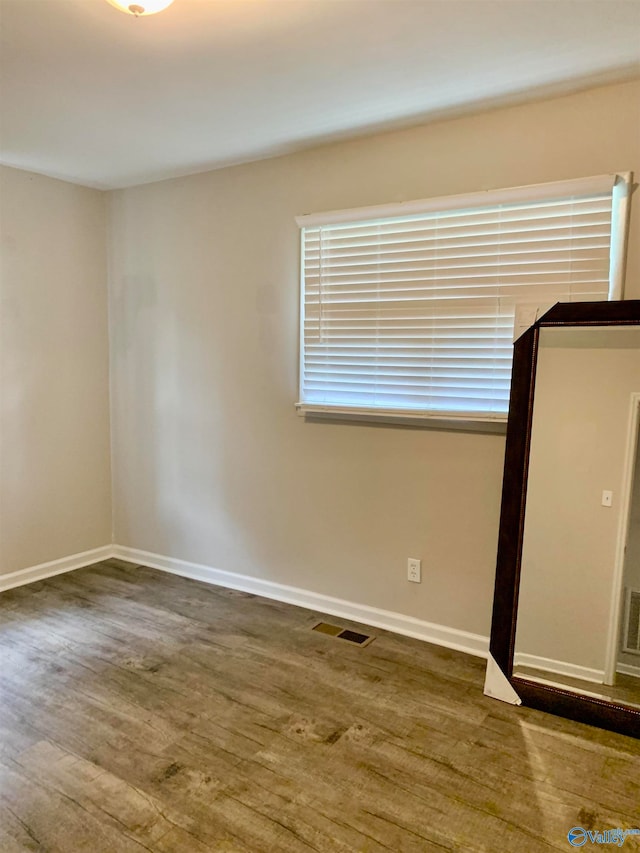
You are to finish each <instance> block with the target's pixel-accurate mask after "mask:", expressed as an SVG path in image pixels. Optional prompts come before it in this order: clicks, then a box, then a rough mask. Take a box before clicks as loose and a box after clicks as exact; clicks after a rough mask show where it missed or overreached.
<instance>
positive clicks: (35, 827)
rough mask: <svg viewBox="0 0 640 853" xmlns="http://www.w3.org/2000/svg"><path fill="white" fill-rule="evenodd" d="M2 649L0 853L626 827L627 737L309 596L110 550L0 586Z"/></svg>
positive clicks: (382, 842)
mask: <svg viewBox="0 0 640 853" xmlns="http://www.w3.org/2000/svg"><path fill="white" fill-rule="evenodd" d="M319 621H328V622H331V623H336V624H340V625H343V626H344V627H346V628H353V629H354V630H360V631H363V632H364V633H373V634H375V635H376V639H375V640H374V641H373V642H372V643H371V644H370V645H368V646H366V647H365V648H360V647H359V646H356V645H353V644H351V643H349V642H346V641H344V640H339V639H337V638H336V637H331V636H328V635H325V634H322V633H320V632H315V631H312V630H311V628H312V627H313V626H314V625H315V624H316V623H317V622H319ZM0 650H1V655H2V657H1V666H0V851H2V853H14V851H26V850H39V851H50V852H51V853H57V851H60V853H76V851H91V853H102V851H104V853H129V851H131V853H134V851H142V850H151V851H161V852H162V853H181V852H182V851H188V852H189V853H192V851H193V853H205V851H206V853H211V851H225V853H232V851H233V853H262V852H263V851H267V852H268V853H272V851H275V853H280V852H281V851H282V853H285V852H286V853H289V851H291V853H298V851H300V852H301V853H302V851H309V850H315V851H318V853H332V852H333V851H335V853H338V851H339V853H356V851H357V853H379V851H393V853H414V851H415V852H416V853H418V851H419V853H424V851H442V850H456V851H464V852H465V853H474V851H485V853H509V851H518V853H536V851H548V850H563V851H567V850H570V849H572V848H571V847H570V845H569V843H568V841H567V832H568V830H569V829H571V828H572V827H574V826H576V825H579V826H583V827H584V828H585V829H596V830H605V829H610V828H617V827H621V828H623V829H628V828H631V827H638V826H639V825H640V741H637V740H634V739H631V738H625V737H623V736H621V735H616V734H612V733H609V732H604V731H600V730H598V729H594V728H590V727H587V726H583V725H580V724H577V723H572V722H570V721H567V720H563V719H561V718H559V717H553V716H551V715H545V714H542V713H539V712H536V711H531V710H528V709H523V708H512V707H510V706H507V705H503V704H501V703H499V702H496V701H495V700H491V699H488V698H486V697H485V696H483V695H482V682H483V673H484V664H483V661H481V660H479V659H476V658H472V657H468V656H466V655H464V654H461V653H458V652H453V651H448V650H446V649H442V648H438V647H435V646H430V645H427V644H424V643H422V642H419V641H417V640H411V639H408V638H405V637H399V636H396V635H393V634H390V633H386V632H384V631H378V630H376V629H368V628H366V626H365V627H363V626H360V625H356V624H354V623H348V622H344V621H342V620H336V619H333V618H327V617H323V616H322V614H319V613H313V612H311V611H309V610H304V609H301V608H296V607H292V606H289V605H285V604H279V603H277V602H273V601H269V600H266V599H263V598H259V597H256V596H252V595H247V594H245V593H239V592H234V591H230V590H224V589H219V588H215V587H211V586H206V585H204V584H200V583H197V582H195V581H190V580H185V579H183V578H178V577H174V576H172V575H168V574H164V573H161V572H157V571H154V570H151V569H146V568H135V567H132V566H131V565H129V564H125V563H122V562H119V561H117V560H110V561H107V562H105V563H101V564H98V565H96V566H92V567H90V568H87V569H82V570H80V571H76V572H73V573H70V574H67V575H61V576H59V577H56V578H52V579H50V580H48V581H44V582H41V583H37V584H34V585H31V586H27V587H21V588H18V589H14V590H11V591H9V592H6V593H3V595H2V596H1V597H0ZM588 846H591V845H590V842H589V843H588ZM639 846H640V842H639V841H638V840H637V839H634V838H629V839H628V840H627V841H626V843H625V848H623V849H637V847H639Z"/></svg>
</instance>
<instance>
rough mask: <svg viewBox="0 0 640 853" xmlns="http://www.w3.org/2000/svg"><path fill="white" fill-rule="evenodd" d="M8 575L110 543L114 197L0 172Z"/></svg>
mask: <svg viewBox="0 0 640 853" xmlns="http://www.w3.org/2000/svg"><path fill="white" fill-rule="evenodd" d="M0 203H1V208H0V226H1V234H0V265H1V266H0V273H1V276H0V287H1V307H0V312H1V322H2V326H1V329H0V332H1V334H0V434H1V441H0V525H1V526H0V548H1V551H0V573H6V572H11V571H16V570H18V569H22V568H26V567H30V566H34V565H37V564H39V563H42V562H48V561H50V560H55V559H58V558H60V557H66V556H69V555H72V554H75V553H78V552H81V551H86V550H88V549H91V548H95V547H98V546H102V545H106V544H108V543H109V542H110V541H111V485H110V462H109V394H108V388H109V384H108V333H107V292H106V251H105V248H106V241H105V198H104V194H103V193H99V192H97V191H96V190H90V189H85V188H83V187H78V186H74V185H72V184H68V183H65V182H63V181H56V180H53V179H51V178H45V177H42V176H40V175H34V174H31V173H29V172H22V171H18V170H16V169H8V168H4V167H2V168H1V169H0Z"/></svg>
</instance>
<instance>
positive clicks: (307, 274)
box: [298, 175, 623, 420]
mask: <svg viewBox="0 0 640 853" xmlns="http://www.w3.org/2000/svg"><path fill="white" fill-rule="evenodd" d="M615 177H616V176H614V175H609V176H602V177H599V178H594V179H588V180H585V181H577V182H563V183H560V184H550V185H540V186H536V187H525V188H518V189H516V190H507V191H499V192H496V193H482V194H475V195H473V196H468V197H451V198H447V199H436V200H432V201H430V202H429V201H427V202H417V203H411V204H409V205H403V206H400V207H399V208H398V207H396V208H393V209H390V208H388V207H385V208H370V209H368V210H364V211H359V212H358V211H353V212H351V211H343V212H338V213H334V214H327V215H319V216H307V217H300V218H299V220H298V222H299V224H301V225H302V312H301V313H302V330H301V376H300V403H299V404H298V406H299V407H301V408H302V409H303V410H305V411H314V410H317V411H324V410H336V411H346V412H349V411H355V412H358V411H363V410H364V411H367V412H373V413H375V412H381V411H383V412H389V413H396V414H407V415H418V416H432V417H447V418H450V417H452V418H468V419H481V420H492V419H497V420H502V419H505V418H506V413H507V408H508V400H509V388H510V379H511V358H512V341H513V332H514V318H515V316H516V311H517V310H522V308H523V307H524V308H525V309H526V310H527V309H531V308H533V309H534V311H535V308H536V307H537V306H541V305H544V306H549V305H552V304H553V303H555V302H558V301H576V300H580V301H582V300H599V299H607V298H608V297H609V295H610V293H611V291H612V285H611V281H610V277H611V269H612V263H611V261H612V255H613V254H615V252H614V251H613V249H614V248H615V247H613V246H612V222H614V220H616V219H620V218H621V217H620V216H617V217H616V216H612V210H614V211H615V207H616V206H615V204H612V202H613V199H614V193H613V186H614V183H615ZM389 211H390V212H391V213H395V214H396V215H389ZM399 211H402V212H403V213H404V215H397V213H398V212H399ZM372 213H373V214H375V213H377V214H378V215H371V214H372ZM384 213H387V215H381V214H384ZM363 214H365V215H363ZM366 214H369V215H366ZM352 217H353V219H352ZM355 217H357V218H355ZM614 226H615V227H613V232H614V237H615V239H616V240H617V241H618V242H619V241H620V239H622V240H623V236H622V230H623V229H621V228H619V227H617V226H616V225H615V222H614ZM616 252H618V254H619V251H618V250H617V249H616ZM616 257H617V255H616ZM528 313H529V314H530V313H531V312H530V310H529V311H528Z"/></svg>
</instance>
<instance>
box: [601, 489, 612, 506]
mask: <svg viewBox="0 0 640 853" xmlns="http://www.w3.org/2000/svg"><path fill="white" fill-rule="evenodd" d="M612 503H613V492H609V491H608V490H607V489H605V490H604V491H603V492H602V506H611V504H612Z"/></svg>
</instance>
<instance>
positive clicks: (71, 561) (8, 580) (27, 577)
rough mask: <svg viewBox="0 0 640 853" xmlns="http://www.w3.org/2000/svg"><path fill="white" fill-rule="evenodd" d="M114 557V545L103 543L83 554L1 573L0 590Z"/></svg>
mask: <svg viewBox="0 0 640 853" xmlns="http://www.w3.org/2000/svg"><path fill="white" fill-rule="evenodd" d="M109 557H113V545H103V546H102V547H101V548H93V549H92V550H91V551H83V552H82V553H81V554H72V555H71V556H70V557H62V558H61V559H59V560H51V562H49V563H40V565H39V566H29V567H28V568H26V569H19V570H18V571H17V572H9V573H8V574H6V575H0V592H2V591H3V590H6V589H13V588H14V587H16V586H24V584H28V583H35V582H36V581H41V580H45V578H51V577H53V576H54V575H61V574H64V572H72V571H73V570H74V569H82V568H83V567H84V566H90V565H91V564H92V563H99V562H100V560H108V559H109Z"/></svg>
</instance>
